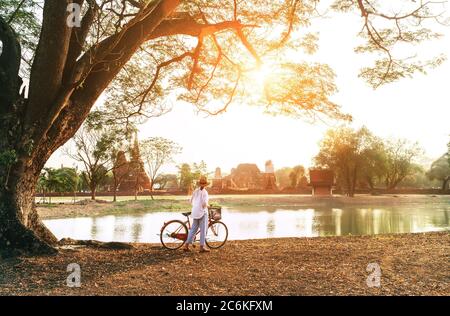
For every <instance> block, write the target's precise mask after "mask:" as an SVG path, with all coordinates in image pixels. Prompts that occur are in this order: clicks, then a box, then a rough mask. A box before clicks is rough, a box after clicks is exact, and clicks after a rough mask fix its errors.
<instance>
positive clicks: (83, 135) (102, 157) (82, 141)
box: [65, 124, 122, 200]
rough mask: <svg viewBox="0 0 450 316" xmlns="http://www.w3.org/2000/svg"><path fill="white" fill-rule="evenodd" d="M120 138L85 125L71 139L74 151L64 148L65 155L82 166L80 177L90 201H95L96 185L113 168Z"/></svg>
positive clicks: (117, 134) (107, 130) (111, 131)
mask: <svg viewBox="0 0 450 316" xmlns="http://www.w3.org/2000/svg"><path fill="white" fill-rule="evenodd" d="M121 137H122V135H121V134H120V133H119V132H117V131H113V130H111V129H105V128H99V127H95V126H91V125H89V124H85V125H84V126H83V127H81V128H80V130H79V131H78V132H77V133H76V134H75V136H74V137H73V139H72V141H73V145H74V146H75V151H74V152H73V151H71V149H70V148H69V147H66V151H65V153H66V155H68V156H69V157H71V158H72V159H74V160H76V161H78V162H80V163H82V164H83V166H84V169H85V170H84V171H85V172H84V173H82V175H83V177H84V179H85V181H86V182H87V183H88V185H89V189H90V192H91V199H92V200H95V196H96V191H97V187H98V185H99V184H100V183H101V182H102V181H104V180H105V178H106V177H107V173H108V172H109V171H111V170H112V169H113V168H114V157H115V156H114V153H115V152H116V144H117V143H118V142H120V141H121V139H122V138H121Z"/></svg>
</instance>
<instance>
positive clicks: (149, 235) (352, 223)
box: [44, 205, 450, 243]
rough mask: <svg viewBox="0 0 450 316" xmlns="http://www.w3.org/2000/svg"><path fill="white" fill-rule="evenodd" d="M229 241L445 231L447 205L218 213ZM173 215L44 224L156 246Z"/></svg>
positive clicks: (60, 231) (64, 232)
mask: <svg viewBox="0 0 450 316" xmlns="http://www.w3.org/2000/svg"><path fill="white" fill-rule="evenodd" d="M222 213H223V214H222V219H223V222H224V223H226V225H227V226H228V229H229V240H239V239H258V238H274V237H317V236H342V235H350V234H351V235H375V234H388V233H417V232H428V231H442V230H449V229H450V224H449V218H450V206H448V207H446V206H444V207H442V206H440V207H433V208H430V207H428V206H426V205H424V206H418V205H413V206H395V207H382V208H351V207H346V208H344V209H341V208H329V207H328V208H325V207H323V208H305V209H289V208H272V209H269V208H264V209H262V208H256V207H254V208H224V209H223V212H222ZM183 218H184V217H183V215H181V214H179V213H174V212H151V213H147V214H134V215H133V214H130V215H125V214H124V215H122V214H121V215H108V216H99V217H79V218H64V219H49V220H44V223H45V225H47V227H49V229H50V230H51V231H52V232H53V233H54V234H55V235H56V237H57V238H63V237H70V238H73V239H95V240H100V241H122V242H151V243H158V242H159V232H160V228H161V226H162V225H163V223H164V222H165V221H169V220H171V219H183Z"/></svg>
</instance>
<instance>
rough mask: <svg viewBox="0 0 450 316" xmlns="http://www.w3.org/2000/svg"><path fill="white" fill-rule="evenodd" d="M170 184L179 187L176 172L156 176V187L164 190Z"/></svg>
mask: <svg viewBox="0 0 450 316" xmlns="http://www.w3.org/2000/svg"><path fill="white" fill-rule="evenodd" d="M169 185H171V186H172V187H173V186H175V187H178V179H177V176H176V175H175V174H160V175H159V176H158V177H156V179H155V185H154V187H156V188H158V189H159V190H164V189H166V188H167V186H169Z"/></svg>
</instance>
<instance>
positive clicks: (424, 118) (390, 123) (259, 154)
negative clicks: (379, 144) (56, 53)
mask: <svg viewBox="0 0 450 316" xmlns="http://www.w3.org/2000/svg"><path fill="white" fill-rule="evenodd" d="M360 28H361V24H360V18H359V17H358V16H350V17H349V16H345V15H340V16H337V17H336V16H333V18H330V19H324V20H321V21H320V24H319V25H318V26H314V25H313V29H314V30H316V31H318V32H319V36H320V40H319V50H318V52H317V53H316V54H315V59H316V60H319V61H320V62H322V63H326V64H329V65H330V66H331V67H332V68H333V69H334V71H335V73H336V75H337V77H336V84H337V87H338V89H339V92H338V93H337V94H335V95H334V96H333V97H332V100H333V101H334V102H335V103H338V104H340V105H341V106H342V111H343V112H346V113H350V114H351V115H352V116H353V122H352V123H351V124H350V126H351V127H354V128H358V127H361V126H363V125H365V126H367V127H368V128H369V129H370V130H371V131H372V132H373V133H374V134H376V135H378V136H381V137H394V138H407V139H409V140H411V141H413V142H415V141H417V142H418V143H419V145H421V146H422V148H423V149H424V150H425V158H424V159H423V161H424V162H425V163H430V162H431V161H432V160H433V159H436V158H438V157H439V156H440V155H442V154H443V153H444V152H445V151H446V148H447V147H446V145H447V143H448V142H449V140H450V61H446V62H445V63H444V64H442V65H441V66H440V67H438V68H436V69H432V70H430V71H429V73H428V74H427V75H421V74H416V75H415V76H414V77H413V78H412V79H409V78H406V79H403V80H401V81H399V82H395V83H392V84H388V85H385V86H382V87H380V88H378V89H377V90H374V89H373V88H371V87H370V86H368V85H367V84H366V83H365V82H364V81H363V80H362V79H360V78H358V72H359V69H360V68H361V66H363V65H365V64H364V62H366V61H367V60H365V59H364V57H363V56H360V55H357V54H355V53H354V52H353V49H354V47H355V45H356V43H357V41H356V34H357V32H358V31H359V30H360ZM439 31H440V32H441V33H443V34H444V37H443V38H441V39H439V40H437V41H435V42H433V43H431V42H429V43H423V44H422V45H423V46H422V47H421V48H418V49H419V50H421V52H422V53H425V54H427V53H431V55H433V54H434V53H436V54H441V53H442V54H445V55H446V56H450V27H447V28H440V29H439ZM412 53H413V52H412ZM431 55H430V56H431ZM292 57H293V59H294V60H295V58H296V56H295V53H293V56H292ZM299 58H301V56H300V55H299ZM340 124H341V123H339V122H328V123H324V122H320V121H317V122H315V123H314V124H311V123H309V122H306V121H304V120H301V119H296V118H290V117H284V116H276V117H274V116H270V115H267V114H264V113H263V112H262V109H261V108H258V107H255V106H249V105H246V104H234V105H233V106H231V107H230V108H229V110H228V111H227V112H226V113H224V114H221V115H219V116H210V117H205V115H203V114H200V115H197V114H196V112H195V110H194V107H193V106H192V105H190V104H188V103H185V102H177V103H174V104H173V109H172V111H171V112H169V113H168V114H165V115H163V116H161V117H158V118H152V119H150V120H148V121H147V122H146V123H145V124H143V125H141V126H140V127H139V129H140V130H139V135H138V136H139V138H140V139H144V138H147V137H154V136H161V137H166V138H169V139H171V140H173V141H175V142H177V143H178V144H180V145H181V146H182V147H183V150H182V152H181V154H179V155H177V156H176V157H175V163H172V164H170V165H167V166H165V167H164V170H163V171H164V172H176V170H177V169H176V165H177V164H180V163H182V162H188V163H193V162H199V161H200V160H203V161H205V162H206V164H207V166H208V169H210V171H213V170H214V169H215V168H216V167H221V169H222V172H223V173H229V172H230V169H231V168H233V167H235V166H237V165H238V164H239V163H256V164H257V165H258V166H259V168H260V169H261V170H264V163H265V161H267V160H269V159H270V160H272V161H273V164H274V166H275V169H278V168H281V167H285V166H294V165H298V164H302V165H304V166H306V167H310V166H312V163H313V162H312V159H313V157H314V156H315V155H316V154H317V153H318V150H319V142H320V140H321V139H322V137H323V135H324V133H325V132H326V130H327V129H329V128H333V127H335V126H339V125H340ZM61 163H64V165H65V166H70V165H73V162H71V161H70V160H68V158H67V157H64V156H63V155H62V154H61V151H60V150H58V151H57V152H56V153H55V154H54V155H53V156H52V157H51V158H50V160H49V162H48V165H49V166H55V167H57V166H58V167H59V166H60V165H61Z"/></svg>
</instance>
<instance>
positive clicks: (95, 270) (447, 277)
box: [0, 232, 450, 296]
mask: <svg viewBox="0 0 450 316" xmlns="http://www.w3.org/2000/svg"><path fill="white" fill-rule="evenodd" d="M130 245H132V246H133V249H127V250H105V249H100V248H95V247H77V248H72V249H71V248H70V247H69V248H66V249H61V250H60V252H59V254H58V255H56V256H47V257H45V256H42V257H20V258H15V259H7V260H3V261H1V262H0V295H446V296H448V295H450V271H449V270H448V269H446V268H445V267H446V266H448V258H449V254H450V233H449V232H433V233H416V234H390V235H377V236H341V237H314V238H276V239H257V240H243V241H230V242H228V243H227V244H226V245H225V247H224V248H222V249H219V250H212V251H211V253H209V254H200V253H198V252H197V249H195V250H194V251H193V252H191V253H184V252H182V251H180V250H178V251H169V250H165V249H163V248H162V247H161V245H157V244H130ZM74 262H75V263H78V264H79V265H80V267H81V273H82V276H81V280H82V285H81V287H80V288H69V287H67V286H66V284H65V282H66V278H67V276H68V272H67V271H66V268H67V265H68V264H70V263H74ZM370 263H376V264H378V265H379V267H380V269H381V277H380V282H381V286H380V287H369V286H367V283H366V280H367V278H368V275H369V273H370V272H367V270H366V269H367V266H368V264H370ZM187 284H189V286H186V285H187Z"/></svg>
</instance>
